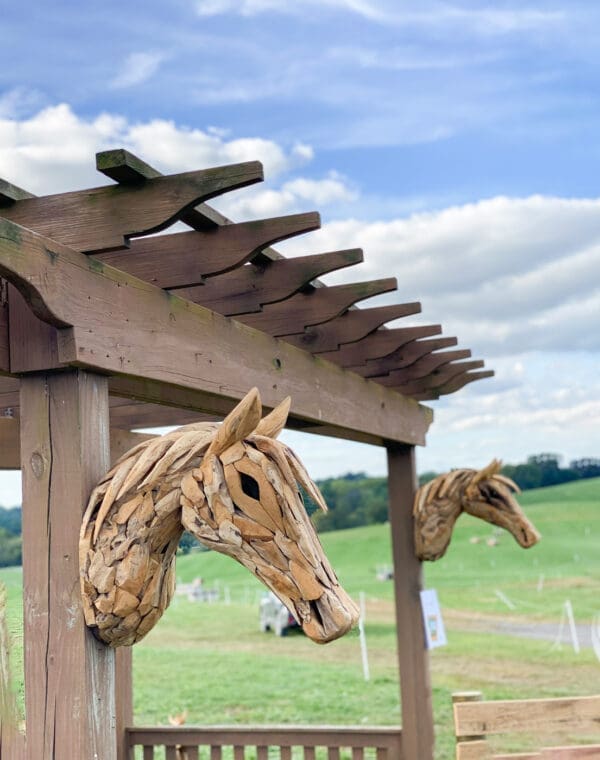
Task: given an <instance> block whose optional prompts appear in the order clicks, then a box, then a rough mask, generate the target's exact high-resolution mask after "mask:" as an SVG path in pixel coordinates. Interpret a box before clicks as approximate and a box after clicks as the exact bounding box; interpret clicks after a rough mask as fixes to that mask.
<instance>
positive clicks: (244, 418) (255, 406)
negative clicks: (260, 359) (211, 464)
mask: <svg viewBox="0 0 600 760" xmlns="http://www.w3.org/2000/svg"><path fill="white" fill-rule="evenodd" d="M261 413H262V406H261V403H260V395H259V393H258V389H257V388H252V390H250V391H248V393H247V394H246V395H245V396H244V398H243V399H242V400H241V401H240V403H239V404H238V405H237V406H236V407H235V409H232V411H231V412H229V414H228V415H227V417H225V419H224V420H223V422H222V423H221V426H220V427H219V428H218V430H217V433H216V435H215V437H214V438H213V440H212V442H211V444H210V446H209V447H208V450H207V452H206V456H208V455H210V454H215V455H216V456H218V455H219V454H221V453H222V452H223V451H225V449H228V448H229V447H230V446H233V444H234V443H237V442H238V441H241V440H243V439H244V438H246V437H247V436H249V435H250V433H252V432H253V431H254V430H255V429H256V427H257V425H258V424H259V422H260V415H261Z"/></svg>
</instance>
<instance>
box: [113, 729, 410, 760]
mask: <svg viewBox="0 0 600 760" xmlns="http://www.w3.org/2000/svg"><path fill="white" fill-rule="evenodd" d="M127 738H128V746H129V747H130V757H131V758H132V759H133V757H134V748H136V747H141V748H142V750H143V754H142V758H143V760H154V758H155V757H156V758H159V757H160V758H163V757H164V758H165V760H197V758H198V757H200V754H199V750H200V749H201V748H203V747H206V748H210V760H227V759H228V758H232V759H233V760H246V758H256V760H267V758H273V757H276V758H280V760H292V757H293V758H303V760H315V759H316V758H317V757H326V758H327V760H341V758H343V757H351V758H352V760H370V759H371V758H373V760H403V757H404V756H403V754H402V732H401V730H400V729H399V728H393V727H389V728H388V727H380V726H378V727H374V728H345V727H338V726H319V727H314V726H268V727H267V726H210V727H204V728H202V727H201V728H193V727H191V726H190V727H187V726H185V727H177V728H137V727H136V728H129V729H127ZM159 748H162V750H160V749H159ZM273 748H275V749H273ZM155 749H156V750H159V751H158V752H157V753H156V754H155ZM270 749H271V752H270V751H269V750H270ZM247 750H248V753H247ZM277 750H278V753H277ZM344 750H345V751H346V752H347V754H345V753H344ZM159 752H160V754H159ZM186 753H187V754H186Z"/></svg>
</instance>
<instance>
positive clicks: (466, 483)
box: [413, 459, 540, 560]
mask: <svg viewBox="0 0 600 760" xmlns="http://www.w3.org/2000/svg"><path fill="white" fill-rule="evenodd" d="M501 466H502V463H501V462H499V461H498V460H497V459H494V460H493V461H492V462H491V463H490V464H489V465H488V466H487V467H484V468H483V470H453V471H452V472H448V473H446V474H445V475H438V477H437V478H434V479H433V480H432V481H430V482H429V483H426V484H425V485H424V486H421V488H419V489H418V491H417V493H416V495H415V501H414V511H413V514H414V518H415V548H416V552H417V556H418V557H419V559H422V560H436V559H439V558H440V557H442V556H443V555H444V554H445V553H446V549H447V548H448V545H449V544H450V539H451V538H452V530H453V528H454V523H455V522H456V521H457V519H458V518H459V517H460V515H461V514H462V513H463V512H468V513H469V514H470V515H474V516H475V517H480V518H481V519H482V520H485V521H486V522H489V523H491V524H492V525H498V526H500V527H501V528H505V529H506V530H508V531H509V532H510V533H512V535H513V536H514V537H515V539H516V540H517V541H518V543H519V544H520V545H521V546H522V547H524V548H526V549H527V548H529V547H530V546H533V545H534V544H535V543H537V542H538V540H539V538H540V534H539V533H538V532H537V530H536V529H535V527H534V526H533V524H532V523H531V522H530V521H529V520H528V519H527V517H526V516H525V513H524V512H523V510H522V509H521V507H520V506H519V504H518V503H517V500H516V499H515V498H514V496H513V493H519V487H518V486H517V485H516V483H514V482H513V481H512V480H511V479H510V478H507V477H506V476H505V475H501V474H500V468H501Z"/></svg>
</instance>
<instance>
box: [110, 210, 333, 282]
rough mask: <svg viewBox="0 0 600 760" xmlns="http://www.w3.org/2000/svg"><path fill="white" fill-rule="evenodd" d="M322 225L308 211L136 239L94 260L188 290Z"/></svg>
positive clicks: (318, 218) (141, 276)
mask: <svg viewBox="0 0 600 760" xmlns="http://www.w3.org/2000/svg"><path fill="white" fill-rule="evenodd" d="M320 226H321V218H320V216H319V214H318V213H316V212H314V211H311V212H310V213H307V214H292V215H290V216H279V217H275V218H274V219H260V220H257V221H254V222H242V223H241V224H229V225H227V226H225V227H216V228H214V229H212V230H210V231H205V232H177V233H174V234H171V235H157V236H155V237H147V238H139V239H137V240H132V241H131V245H130V247H129V248H128V249H127V250H120V251H109V252H103V253H102V252H101V253H98V254H96V258H98V259H100V261H103V262H104V263H105V264H110V265H111V266H113V267H117V269H122V270H123V271H124V272H128V273H129V274H132V275H134V276H135V277H139V278H140V279H142V280H146V281H147V282H151V283H152V284H153V285H156V286H157V287H159V288H187V287H189V286H193V285H198V284H199V283H201V282H203V280H204V278H205V277H212V276H214V275H217V274H221V273H222V272H228V271H230V270H232V269H235V268H236V267H241V266H242V265H243V264H245V263H246V262H247V261H250V260H251V259H252V258H253V257H254V256H256V255H257V254H258V253H259V252H260V251H262V249H263V248H266V247H267V246H268V245H270V244H271V243H276V242H277V241H280V240H286V239H288V238H291V237H294V236H295V235H301V234H303V233H305V232H310V231H311V230H316V229H318V228H319V227H320Z"/></svg>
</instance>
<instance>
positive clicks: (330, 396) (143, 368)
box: [0, 221, 431, 443]
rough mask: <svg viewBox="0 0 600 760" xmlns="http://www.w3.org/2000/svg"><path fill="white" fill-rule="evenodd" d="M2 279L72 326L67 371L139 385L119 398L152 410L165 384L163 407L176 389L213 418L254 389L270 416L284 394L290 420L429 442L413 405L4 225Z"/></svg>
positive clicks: (64, 357) (62, 352) (47, 315)
mask: <svg viewBox="0 0 600 760" xmlns="http://www.w3.org/2000/svg"><path fill="white" fill-rule="evenodd" d="M0 274H3V275H4V276H5V277H6V278H7V279H11V280H14V281H15V283H16V284H18V287H19V288H20V289H21V292H24V293H25V294H26V299H27V300H28V302H29V303H30V305H31V306H32V308H33V310H34V312H35V313H36V315H37V316H39V317H41V318H43V319H44V320H48V321H50V322H51V323H53V324H55V325H56V326H58V327H62V328H64V327H70V326H71V325H72V327H70V329H61V330H60V340H59V360H60V361H61V362H62V363H65V364H71V365H73V364H77V365H79V366H87V367H90V368H96V369H100V370H102V371H104V372H107V373H110V374H113V373H114V374H118V375H120V376H129V377H130V378H131V377H137V378H139V383H138V388H137V390H136V391H133V389H130V393H121V394H120V395H134V393H135V396H136V397H137V398H141V400H150V401H153V400H155V399H152V398H147V397H146V393H147V391H148V388H149V386H151V385H152V384H153V383H160V384H162V385H163V403H164V402H165V401H166V403H171V404H172V405H178V404H177V403H176V402H174V401H173V400H170V399H172V398H173V397H172V395H171V393H172V391H174V390H175V389H177V388H179V389H181V390H182V391H184V392H185V391H186V390H187V391H189V390H194V391H195V392H196V393H197V394H198V395H197V399H196V401H195V402H194V403H193V406H192V403H191V398H190V397H189V394H188V400H187V402H186V403H185V404H180V405H185V406H188V408H195V409H196V410H197V411H202V412H211V413H214V412H215V411H216V410H215V408H214V406H212V403H213V402H214V403H221V404H222V403H223V400H226V401H227V400H228V401H231V400H234V399H235V400H239V399H240V398H242V396H243V395H244V394H245V392H246V390H247V388H248V387H249V386H257V387H260V388H261V392H262V393H263V399H264V402H265V405H266V406H268V407H274V406H275V405H276V404H277V403H278V401H279V400H280V397H281V391H280V390H279V388H280V387H285V388H286V393H289V394H290V395H292V397H293V398H294V409H293V410H292V417H299V418H301V419H305V420H308V421H314V422H315V423H317V424H326V425H331V426H334V427H341V428H345V429H347V430H349V431H353V430H356V431H358V432H359V433H361V432H362V433H368V434H373V435H375V436H380V437H381V438H383V439H386V438H389V439H390V440H398V439H399V438H400V439H405V440H408V441H409V442H415V443H422V442H423V441H424V435H425V431H426V429H427V428H428V425H429V424H430V421H431V414H430V412H429V410H427V409H424V408H422V407H419V406H418V405H417V404H416V403H414V402H413V401H411V400H409V399H405V398H403V397H402V396H400V395H399V394H396V393H394V392H393V391H388V390H387V389H385V388H383V387H382V386H379V385H376V384H375V383H369V382H366V381H365V380H363V379H362V378H359V377H357V376H356V375H354V374H352V373H349V372H344V371H343V370H341V369H340V368H338V367H335V366H334V365H332V364H330V363H329V362H326V361H323V360H321V359H319V358H317V357H312V356H310V355H308V354H307V353H306V352H303V351H300V350H298V349H296V348H295V347H294V346H290V345H289V344H286V343H284V342H283V341H276V340H274V339H273V338H271V337H270V336H268V335H265V334H264V333H261V332H258V331H256V330H252V329H251V328H249V327H246V326H244V325H241V324H239V323H238V322H235V321H234V320H231V319H227V318H225V317H221V316H220V315H217V314H215V313H214V312H212V311H209V310H208V309H204V308H203V307H201V306H198V305H196V304H192V303H190V302H189V301H185V300H183V299H179V298H176V297H175V296H173V295H170V296H166V295H165V292H164V291H163V290H161V289H159V288H155V287H154V286H152V285H150V284H148V283H145V282H143V281H142V280H138V279H136V278H134V277H132V276H131V275H126V274H124V273H123V272H121V271H119V270H116V269H114V268H113V267H109V266H108V265H105V264H101V263H100V262H98V261H96V260H95V259H94V258H93V257H88V256H84V255H82V254H79V253H77V252H75V251H73V250H71V249H69V248H66V247H65V246H62V245H60V244H57V243H55V242H53V241H50V240H48V239H46V238H44V237H42V236H39V235H36V234H35V233H33V232H31V231H29V230H25V229H24V228H20V227H18V226H17V225H14V224H12V223H11V222H8V221H4V222H1V223H0ZM240 367H244V372H243V374H242V375H240ZM317 389H318V390H317ZM152 392H153V393H154V390H153V391H152ZM148 395H150V393H149V391H148ZM340 399H345V403H340Z"/></svg>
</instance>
